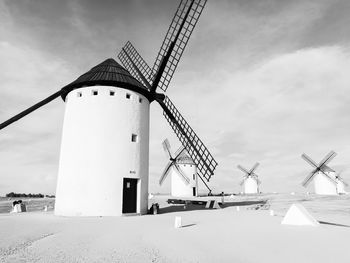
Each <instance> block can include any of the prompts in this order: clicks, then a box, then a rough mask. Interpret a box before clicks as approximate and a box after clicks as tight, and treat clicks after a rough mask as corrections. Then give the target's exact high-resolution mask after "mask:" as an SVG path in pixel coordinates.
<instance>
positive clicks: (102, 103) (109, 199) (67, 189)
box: [55, 86, 149, 216]
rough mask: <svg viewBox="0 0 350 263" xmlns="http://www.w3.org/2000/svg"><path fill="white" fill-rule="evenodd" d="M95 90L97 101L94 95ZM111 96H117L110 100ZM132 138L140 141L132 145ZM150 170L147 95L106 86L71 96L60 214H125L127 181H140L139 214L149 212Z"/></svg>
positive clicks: (61, 169) (57, 210) (58, 205)
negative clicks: (124, 193) (124, 194)
mask: <svg viewBox="0 0 350 263" xmlns="http://www.w3.org/2000/svg"><path fill="white" fill-rule="evenodd" d="M95 90H96V91H98V95H97V96H93V95H92V91H95ZM110 91H114V92H115V95H114V96H110V93H109V92H110ZM79 93H81V94H82V96H81V97H78V94H79ZM127 93H128V94H130V95H131V98H130V99H127V98H126V94H127ZM139 99H142V102H141V103H140V102H139ZM132 134H136V135H137V137H138V138H137V142H131V135H132ZM148 166H149V101H148V100H147V99H146V98H145V97H144V96H142V95H140V94H138V93H136V92H132V91H129V90H126V89H121V88H116V87H107V86H93V87H85V88H81V89H77V90H73V91H72V92H70V93H69V94H68V96H67V101H66V111H65V117H64V126H63V134H62V142H61V154H60V164H59V173H58V179H57V189H56V205H55V214H56V215H66V216H119V215H121V214H122V197H123V178H124V177H127V178H137V179H140V181H139V187H138V188H139V191H138V205H137V207H138V208H137V212H139V213H146V212H147V209H148Z"/></svg>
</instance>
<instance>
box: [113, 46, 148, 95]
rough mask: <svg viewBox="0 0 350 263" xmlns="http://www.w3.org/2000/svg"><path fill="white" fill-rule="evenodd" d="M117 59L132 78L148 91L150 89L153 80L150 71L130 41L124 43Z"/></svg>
mask: <svg viewBox="0 0 350 263" xmlns="http://www.w3.org/2000/svg"><path fill="white" fill-rule="evenodd" d="M118 58H119V60H120V61H121V63H122V64H123V66H124V67H125V68H126V69H127V70H128V71H129V73H130V74H131V75H132V76H133V77H134V78H136V79H137V80H138V81H139V82H141V83H142V84H143V85H144V86H146V87H147V88H148V89H150V88H151V84H150V83H151V80H152V78H153V75H152V69H151V67H150V66H148V64H147V63H146V61H145V60H144V59H143V58H142V57H141V55H140V54H139V52H137V50H136V49H135V47H134V46H133V45H132V44H131V42H130V41H128V42H126V44H125V45H124V47H123V48H122V50H121V51H120V52H119V54H118Z"/></svg>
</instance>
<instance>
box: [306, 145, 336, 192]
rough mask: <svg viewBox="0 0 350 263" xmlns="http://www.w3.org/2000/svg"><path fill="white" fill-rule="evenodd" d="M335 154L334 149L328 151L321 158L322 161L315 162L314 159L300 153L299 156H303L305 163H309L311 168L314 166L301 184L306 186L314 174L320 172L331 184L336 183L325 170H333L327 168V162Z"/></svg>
mask: <svg viewBox="0 0 350 263" xmlns="http://www.w3.org/2000/svg"><path fill="white" fill-rule="evenodd" d="M336 155H337V154H336V153H335V152H334V151H330V152H329V153H328V154H327V155H326V156H325V157H324V158H323V159H322V161H321V162H320V163H319V164H317V163H316V162H315V161H314V160H312V159H311V158H310V157H309V156H307V155H306V154H305V153H303V154H302V155H301V158H303V159H304V160H305V161H306V162H307V163H309V164H310V165H311V166H312V167H313V168H315V169H314V170H313V171H312V172H311V173H310V174H309V175H308V176H307V177H306V178H305V179H304V181H303V182H302V183H301V184H302V186H304V187H306V186H308V184H309V183H310V182H311V181H312V179H313V178H314V177H315V175H316V174H317V173H318V172H320V173H322V174H323V175H324V176H326V178H327V179H328V180H329V181H331V182H332V183H333V184H335V185H336V184H337V182H336V181H335V180H334V179H333V178H332V177H330V176H329V175H328V174H327V172H330V171H331V172H333V171H334V170H333V169H331V168H329V167H328V166H327V164H328V163H329V162H330V161H331V160H333V158H334V157H335V156H336Z"/></svg>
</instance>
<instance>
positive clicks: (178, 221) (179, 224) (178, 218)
mask: <svg viewBox="0 0 350 263" xmlns="http://www.w3.org/2000/svg"><path fill="white" fill-rule="evenodd" d="M174 227H175V228H180V227H182V222H181V216H175V224H174Z"/></svg>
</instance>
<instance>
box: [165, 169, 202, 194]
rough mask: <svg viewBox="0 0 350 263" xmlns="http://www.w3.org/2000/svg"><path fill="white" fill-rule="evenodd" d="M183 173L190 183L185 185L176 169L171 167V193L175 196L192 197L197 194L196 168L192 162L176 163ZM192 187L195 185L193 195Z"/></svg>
mask: <svg viewBox="0 0 350 263" xmlns="http://www.w3.org/2000/svg"><path fill="white" fill-rule="evenodd" d="M178 165H179V167H180V169H181V170H182V171H183V173H184V174H185V175H186V176H187V177H188V178H189V179H190V183H189V184H188V185H186V183H185V182H184V180H183V179H182V178H181V175H180V174H179V173H178V171H177V170H176V169H175V168H174V167H172V168H171V169H172V171H171V195H172V196H176V197H192V196H197V194H198V178H197V168H196V165H194V164H181V163H179V164H178ZM193 187H195V188H196V189H195V195H193Z"/></svg>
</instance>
